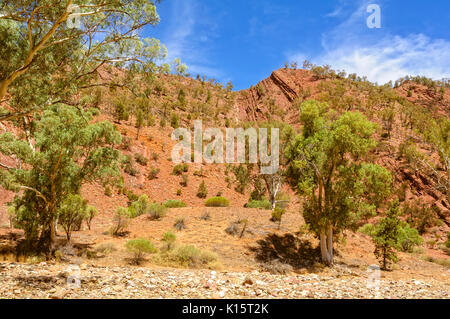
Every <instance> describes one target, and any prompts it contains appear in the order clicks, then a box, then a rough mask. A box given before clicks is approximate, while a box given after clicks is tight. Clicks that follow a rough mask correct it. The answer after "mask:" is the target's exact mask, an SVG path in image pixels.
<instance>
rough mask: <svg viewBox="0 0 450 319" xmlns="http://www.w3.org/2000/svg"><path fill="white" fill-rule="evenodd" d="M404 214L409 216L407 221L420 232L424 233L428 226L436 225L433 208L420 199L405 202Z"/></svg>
mask: <svg viewBox="0 0 450 319" xmlns="http://www.w3.org/2000/svg"><path fill="white" fill-rule="evenodd" d="M403 214H404V215H405V216H406V217H407V222H408V223H409V224H410V225H411V226H413V227H414V228H415V229H417V230H418V231H419V234H424V233H425V231H426V230H427V228H429V227H432V226H434V222H435V218H434V215H433V210H432V209H431V208H430V207H428V206H427V204H426V203H423V202H422V201H420V200H415V201H410V202H407V203H405V205H404V207H403Z"/></svg>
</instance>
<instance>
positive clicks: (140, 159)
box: [134, 153, 148, 166]
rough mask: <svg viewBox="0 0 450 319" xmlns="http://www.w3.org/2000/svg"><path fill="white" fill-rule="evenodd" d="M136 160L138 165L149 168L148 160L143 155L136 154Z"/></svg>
mask: <svg viewBox="0 0 450 319" xmlns="http://www.w3.org/2000/svg"><path fill="white" fill-rule="evenodd" d="M134 159H135V160H136V162H137V163H139V164H141V165H142V166H147V163H148V159H147V158H146V157H145V156H144V155H142V154H138V153H137V154H134Z"/></svg>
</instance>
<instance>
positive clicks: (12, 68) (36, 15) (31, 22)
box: [0, 0, 166, 121]
mask: <svg viewBox="0 0 450 319" xmlns="http://www.w3.org/2000/svg"><path fill="white" fill-rule="evenodd" d="M159 2H160V1H159V0H156V1H149V0H136V1H128V0H112V1H109V0H77V1H73V0H63V1H55V0H41V1H34V0H20V1H17V0H2V1H0V43H2V45H1V46H0V101H1V102H4V103H6V105H7V107H6V108H5V109H3V111H2V110H0V121H4V120H9V119H16V118H22V117H23V116H27V115H30V114H32V113H33V112H35V111H37V110H42V109H45V107H48V106H50V105H52V104H55V103H61V102H64V103H67V104H74V103H76V102H77V101H76V100H74V99H73V98H72V97H73V95H74V92H77V91H78V90H79V89H83V88H85V89H86V88H90V87H93V86H109V87H110V86H119V87H124V88H128V89H130V90H132V91H133V89H135V88H133V86H132V85H133V83H132V81H129V79H132V78H134V77H135V75H136V73H140V74H141V75H142V76H147V75H148V76H151V74H152V73H153V72H154V71H156V70H157V69H158V67H157V65H156V64H155V61H156V60H158V59H160V58H163V57H165V55H166V49H165V48H164V46H162V45H161V44H160V42H159V40H157V39H153V38H141V37H140V35H139V31H140V30H141V29H142V28H143V27H145V26H147V25H151V26H155V25H157V24H158V22H159V16H158V14H157V11H156V3H159ZM104 65H113V66H117V67H127V68H128V69H129V70H130V72H131V73H132V74H131V75H128V79H127V77H124V78H123V79H122V80H123V81H121V82H120V83H119V82H117V83H103V82H102V81H98V80H97V79H96V77H95V76H96V71H97V70H98V69H99V68H100V67H102V66H104ZM94 80H95V81H94Z"/></svg>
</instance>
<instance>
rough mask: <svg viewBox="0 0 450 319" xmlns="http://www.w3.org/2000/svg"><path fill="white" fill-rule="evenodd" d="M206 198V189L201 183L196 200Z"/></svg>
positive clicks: (203, 182) (203, 183)
mask: <svg viewBox="0 0 450 319" xmlns="http://www.w3.org/2000/svg"><path fill="white" fill-rule="evenodd" d="M206 196H208V189H207V188H206V184H205V181H202V182H201V184H200V185H199V186H198V190H197V197H198V198H206Z"/></svg>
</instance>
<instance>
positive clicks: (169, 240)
mask: <svg viewBox="0 0 450 319" xmlns="http://www.w3.org/2000/svg"><path fill="white" fill-rule="evenodd" d="M176 240H177V236H176V235H175V234H174V233H172V232H171V231H168V232H166V233H164V235H163V238H162V241H163V243H164V247H163V250H164V251H168V250H172V249H173V248H174V247H175V241H176Z"/></svg>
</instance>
